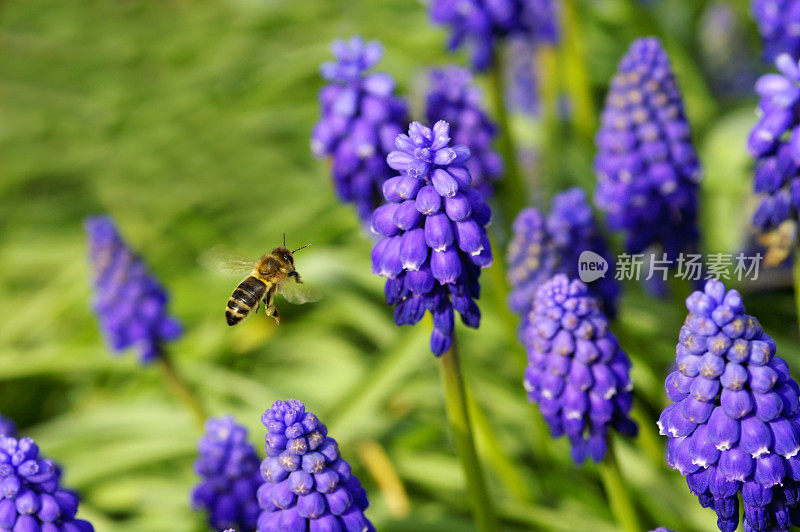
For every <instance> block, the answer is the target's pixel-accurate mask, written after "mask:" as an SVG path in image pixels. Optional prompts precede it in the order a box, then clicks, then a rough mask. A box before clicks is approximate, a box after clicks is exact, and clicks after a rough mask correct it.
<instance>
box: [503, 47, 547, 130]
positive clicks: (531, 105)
mask: <svg viewBox="0 0 800 532" xmlns="http://www.w3.org/2000/svg"><path fill="white" fill-rule="evenodd" d="M506 55H507V59H506V72H505V79H506V86H507V89H506V95H505V96H506V102H507V105H508V107H509V109H511V110H512V111H519V112H521V113H525V114H527V115H532V116H535V115H538V114H539V108H540V102H539V79H538V72H537V62H536V46H535V45H534V44H532V43H531V42H530V41H528V40H526V39H512V40H511V42H510V43H509V47H508V50H506Z"/></svg>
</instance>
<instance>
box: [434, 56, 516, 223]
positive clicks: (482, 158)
mask: <svg viewBox="0 0 800 532" xmlns="http://www.w3.org/2000/svg"><path fill="white" fill-rule="evenodd" d="M481 100H482V97H481V92H480V90H479V89H478V87H477V86H475V84H474V82H473V79H472V74H471V73H470V72H469V70H467V69H464V68H460V67H447V68H440V69H435V70H432V71H431V73H430V89H429V92H428V98H427V108H426V116H427V119H428V122H430V123H431V124H432V123H434V122H436V121H438V120H444V121H445V122H447V123H448V124H450V136H451V138H452V139H451V140H452V142H453V144H460V145H464V146H467V147H468V148H469V151H470V153H471V154H472V157H470V158H469V160H468V161H467V162H466V163H464V166H466V167H467V170H469V173H470V175H471V176H472V186H473V187H474V188H476V189H478V191H480V192H481V194H483V197H484V198H489V197H490V196H491V195H492V191H493V189H492V182H493V181H496V180H497V179H499V178H500V176H501V175H502V174H503V160H502V158H501V157H500V154H498V153H497V152H496V151H494V150H493V149H492V142H493V140H494V137H495V135H496V133H497V132H496V128H495V125H494V123H493V122H492V120H491V119H490V118H489V116H488V115H487V114H486V112H485V111H484V109H483V103H482V101H481ZM462 198H463V196H462ZM449 214H450V213H448V215H449Z"/></svg>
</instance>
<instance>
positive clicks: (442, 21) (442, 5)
mask: <svg viewBox="0 0 800 532" xmlns="http://www.w3.org/2000/svg"><path fill="white" fill-rule="evenodd" d="M556 9H557V8H556V2H555V0H431V4H430V17H431V20H432V21H433V22H434V23H436V24H439V25H442V26H447V27H448V28H449V30H450V40H449V42H448V45H447V47H448V49H449V50H451V51H452V50H456V49H457V48H459V47H460V46H461V45H462V44H466V45H467V47H468V48H469V49H470V51H471V54H472V64H473V67H474V68H475V70H479V71H482V70H486V69H487V68H489V67H490V66H492V62H493V56H494V53H495V47H497V46H498V41H501V40H503V39H505V38H507V37H511V36H513V37H521V38H524V39H527V40H529V41H530V42H532V43H540V42H547V43H554V42H555V41H556V40H557V39H558V30H557V28H556V17H557V13H556Z"/></svg>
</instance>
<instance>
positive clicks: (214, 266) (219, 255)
mask: <svg viewBox="0 0 800 532" xmlns="http://www.w3.org/2000/svg"><path fill="white" fill-rule="evenodd" d="M197 262H198V263H199V264H200V266H202V267H203V268H205V269H207V270H209V271H212V272H214V273H220V274H223V275H244V274H246V273H250V272H251V271H252V270H253V267H254V266H255V264H256V262H257V261H256V260H246V259H240V258H236V255H235V254H233V253H231V251H230V250H229V249H228V248H226V247H225V246H214V247H213V248H211V249H208V250H206V251H204V252H202V253H201V254H200V256H199V257H197Z"/></svg>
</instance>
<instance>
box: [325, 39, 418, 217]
mask: <svg viewBox="0 0 800 532" xmlns="http://www.w3.org/2000/svg"><path fill="white" fill-rule="evenodd" d="M332 50H333V55H334V57H335V58H336V60H335V61H332V62H328V63H324V64H323V65H322V68H321V69H320V70H321V73H322V77H323V78H325V80H327V81H328V85H326V86H325V87H323V88H322V90H321V91H320V93H319V102H320V119H319V122H317V124H316V125H315V126H314V130H313V131H312V133H311V151H312V152H313V153H314V155H316V156H317V157H330V163H331V174H332V176H333V182H334V186H335V187H336V192H337V194H338V195H339V198H340V199H341V200H342V201H346V202H352V203H353V204H354V205H355V207H356V210H357V211H358V215H359V216H360V217H361V218H362V219H363V220H365V221H368V220H369V217H370V215H371V214H372V211H373V210H375V207H377V206H378V205H380V203H381V201H380V199H381V197H380V193H381V186H382V185H383V182H384V181H386V179H388V178H389V176H390V175H391V173H392V170H391V169H390V168H389V167H388V166H387V165H386V155H387V154H388V153H389V152H390V151H392V149H393V143H394V139H395V137H396V136H397V135H398V134H399V133H401V132H402V128H403V126H404V124H407V123H408V119H407V117H406V115H407V114H408V112H407V108H406V104H405V102H403V100H401V99H399V98H397V97H395V96H394V91H395V82H394V79H392V77H391V76H389V75H388V74H383V73H375V72H373V73H368V72H367V71H368V70H370V69H371V68H372V67H373V66H375V65H376V64H377V63H378V61H380V59H381V57H382V56H383V47H382V46H381V44H380V43H379V42H377V41H370V42H364V41H363V39H361V37H358V36H355V37H352V38H351V39H350V40H349V41H343V40H337V41H334V43H333V46H332Z"/></svg>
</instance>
